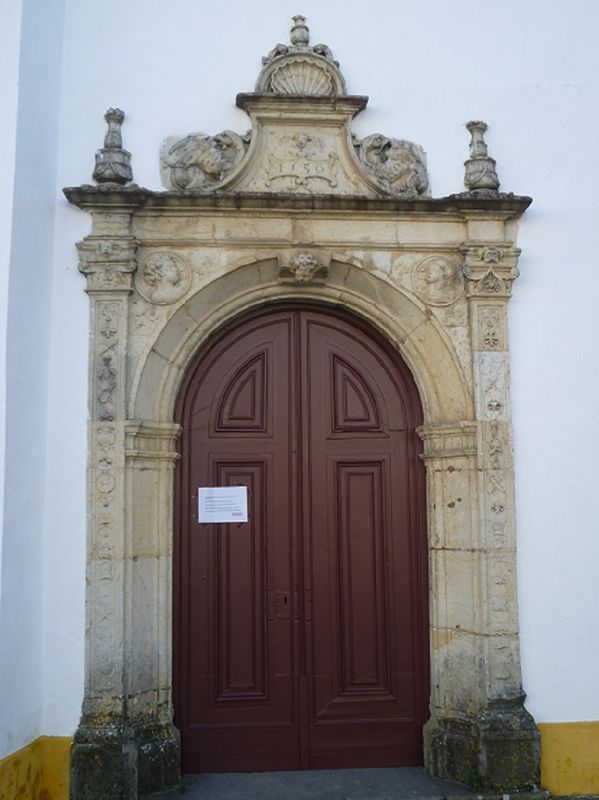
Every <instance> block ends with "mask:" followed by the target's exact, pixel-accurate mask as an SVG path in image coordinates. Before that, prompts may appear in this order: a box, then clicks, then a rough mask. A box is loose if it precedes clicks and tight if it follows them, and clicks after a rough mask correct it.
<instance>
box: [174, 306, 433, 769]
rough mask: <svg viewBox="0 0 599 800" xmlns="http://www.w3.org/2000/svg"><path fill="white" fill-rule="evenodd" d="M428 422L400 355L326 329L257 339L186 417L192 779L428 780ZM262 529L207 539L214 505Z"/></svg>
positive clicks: (183, 620)
mask: <svg viewBox="0 0 599 800" xmlns="http://www.w3.org/2000/svg"><path fill="white" fill-rule="evenodd" d="M420 414H421V411H420V405H419V401H418V396H417V392H416V388H415V386H414V383H413V379H412V377H411V375H410V373H409V371H408V370H407V368H406V367H405V365H404V364H403V363H402V362H401V361H400V360H399V359H398V357H397V356H396V355H394V354H393V353H391V352H390V350H389V349H388V348H387V347H386V346H385V345H384V344H383V343H382V342H381V341H379V340H378V338H377V337H376V336H375V335H374V334H373V333H372V332H371V331H369V330H367V329H365V328H364V327H363V326H362V325H361V324H359V323H357V322H356V321H354V320H352V319H350V318H348V317H345V316H342V315H339V314H332V313H328V312H324V311H320V310H318V309H317V308H314V309H310V308H309V307H308V308H302V309H296V308H292V309H287V308H283V309H279V310H272V311H270V312H267V313H264V314H262V315H261V316H259V317H257V316H256V317H251V318H246V319H244V320H243V321H242V322H241V323H239V324H237V326H236V327H235V328H233V329H230V330H229V331H227V332H226V333H225V334H224V335H222V336H221V337H220V338H219V339H218V340H217V341H216V342H214V343H213V344H212V345H211V346H210V347H209V348H208V349H206V350H205V351H204V352H203V353H202V354H201V355H200V358H199V359H198V361H197V362H196V364H195V366H194V367H193V368H192V369H191V370H190V373H189V375H188V377H187V380H186V382H185V384H184V386H183V388H182V391H181V396H180V401H179V420H180V422H181V423H182V425H183V434H182V458H181V462H180V464H179V478H178V486H179V495H178V501H177V506H178V512H177V516H178V530H179V535H178V539H177V541H176V545H175V708H176V723H177V725H178V726H179V728H180V731H181V737H182V753H183V755H182V759H183V762H182V765H183V769H184V771H186V772H211V771H214V772H218V771H252V770H266V769H273V770H281V769H288V770H295V769H322V768H332V767H359V766H389V765H400V766H401V765H416V764H420V763H422V743H421V739H422V725H423V722H424V720H425V715H426V709H427V697H428V667H427V639H428V637H427V581H426V570H427V567H426V544H425V532H424V510H423V495H424V487H423V474H422V466H421V464H420V462H419V459H418V452H419V447H418V441H417V437H416V435H415V432H414V429H415V426H416V425H417V424H419V423H420ZM234 484H239V485H245V486H247V487H249V495H248V496H249V522H247V523H246V524H232V525H229V524H218V525H214V524H213V525H203V524H199V523H198V522H197V488H198V487H199V486H225V485H234Z"/></svg>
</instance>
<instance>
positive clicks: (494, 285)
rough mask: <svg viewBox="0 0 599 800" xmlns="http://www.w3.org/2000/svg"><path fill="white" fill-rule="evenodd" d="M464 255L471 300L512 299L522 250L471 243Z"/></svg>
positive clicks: (465, 246)
mask: <svg viewBox="0 0 599 800" xmlns="http://www.w3.org/2000/svg"><path fill="white" fill-rule="evenodd" d="M461 252H462V253H463V255H464V278H465V279H466V293H467V295H468V297H509V296H510V295H511V293H512V282H513V281H514V280H515V279H516V278H517V277H518V275H519V273H518V267H517V264H518V256H519V255H520V250H518V249H517V248H514V247H510V246H509V245H508V246H506V245H497V244H474V243H468V244H465V245H464V246H463V247H462V248H461Z"/></svg>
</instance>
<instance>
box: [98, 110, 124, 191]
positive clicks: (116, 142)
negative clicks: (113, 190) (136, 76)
mask: <svg viewBox="0 0 599 800" xmlns="http://www.w3.org/2000/svg"><path fill="white" fill-rule="evenodd" d="M104 119H105V120H106V122H107V123H108V130H107V131H106V136H105V137H104V147H102V148H101V149H100V150H98V151H97V152H96V166H95V168H94V172H93V178H94V180H95V181H97V183H120V184H125V183H129V182H130V181H132V180H133V172H132V170H131V153H130V152H129V151H128V150H124V149H123V137H122V135H121V125H122V124H123V120H124V119H125V112H124V111H121V109H120V108H109V109H108V111H107V112H106V114H104Z"/></svg>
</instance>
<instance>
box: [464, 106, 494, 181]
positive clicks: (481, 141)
mask: <svg viewBox="0 0 599 800" xmlns="http://www.w3.org/2000/svg"><path fill="white" fill-rule="evenodd" d="M488 127H489V126H488V125H487V123H486V122H480V121H471V122H468V123H466V128H467V129H468V130H469V131H470V135H471V137H472V138H471V140H470V158H469V159H468V160H467V161H465V162H464V166H465V168H466V171H465V174H464V184H465V186H466V189H467V190H468V191H469V192H478V191H481V190H482V191H490V192H496V191H497V190H498V189H499V178H498V177H497V172H496V170H495V166H496V162H495V159H493V158H491V157H490V156H489V154H488V150H487V143H486V142H485V133H486V131H487V129H488Z"/></svg>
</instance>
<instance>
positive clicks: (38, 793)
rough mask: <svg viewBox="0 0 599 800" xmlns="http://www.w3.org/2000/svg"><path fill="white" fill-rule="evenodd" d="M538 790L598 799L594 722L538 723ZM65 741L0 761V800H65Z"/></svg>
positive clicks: (39, 744)
mask: <svg viewBox="0 0 599 800" xmlns="http://www.w3.org/2000/svg"><path fill="white" fill-rule="evenodd" d="M539 730H540V731H541V785H542V786H543V788H544V789H549V790H550V791H551V792H553V794H557V795H581V794H599V721H598V722H551V723H547V722H543V723H540V724H539ZM71 741H72V740H71V739H70V738H69V737H64V736H41V737H40V738H39V739H36V740H35V741H34V742H32V743H31V744H29V745H27V747H24V748H23V749H22V750H19V751H18V752H17V753H13V754H12V755H10V756H7V757H6V758H4V759H2V760H0V800H15V798H22V797H27V798H30V799H31V800H68V796H69V766H70V751H71Z"/></svg>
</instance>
